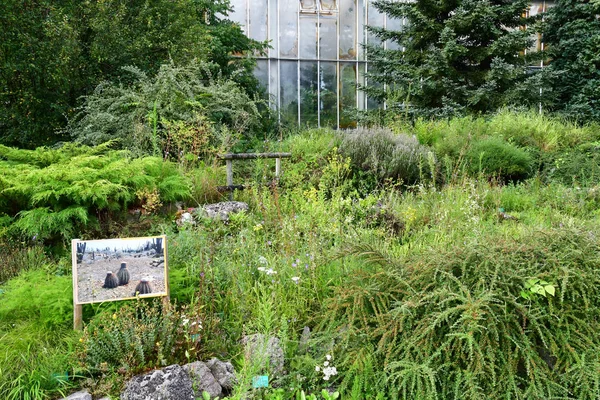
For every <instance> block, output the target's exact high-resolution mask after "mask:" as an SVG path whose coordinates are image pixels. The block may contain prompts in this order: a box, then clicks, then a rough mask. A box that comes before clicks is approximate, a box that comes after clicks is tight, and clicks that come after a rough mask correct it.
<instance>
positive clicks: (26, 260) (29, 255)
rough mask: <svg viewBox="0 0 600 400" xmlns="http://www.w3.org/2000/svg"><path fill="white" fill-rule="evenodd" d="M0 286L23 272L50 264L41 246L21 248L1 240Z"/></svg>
mask: <svg viewBox="0 0 600 400" xmlns="http://www.w3.org/2000/svg"><path fill="white" fill-rule="evenodd" d="M0 236H1V235H0ZM0 249H2V251H0V265H1V266H2V267H1V268H0V284H2V283H4V282H6V281H7V280H8V279H10V278H12V277H14V276H17V275H18V274H19V273H21V272H23V271H27V270H29V269H32V268H39V267H41V266H43V265H48V264H50V262H51V260H50V259H49V258H48V257H47V256H46V254H44V249H43V248H42V247H41V246H32V247H21V246H18V245H15V244H11V243H3V242H2V239H0Z"/></svg>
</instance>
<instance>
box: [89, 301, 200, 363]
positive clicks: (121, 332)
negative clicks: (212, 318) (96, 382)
mask: <svg viewBox="0 0 600 400" xmlns="http://www.w3.org/2000/svg"><path fill="white" fill-rule="evenodd" d="M201 329H202V321H200V320H198V319H197V318H195V316H193V315H185V314H184V313H183V312H179V311H177V310H175V308H174V307H165V306H162V305H161V304H160V303H159V302H158V301H155V302H153V303H149V302H145V301H143V300H138V301H137V302H136V304H135V305H134V306H130V305H125V306H123V307H121V308H120V309H119V310H118V311H115V312H114V313H110V312H105V313H102V314H100V315H98V316H96V318H94V319H93V320H92V322H91V323H90V324H89V325H88V326H86V327H85V329H84V333H83V337H82V338H81V340H80V342H81V345H80V347H79V350H78V353H79V357H80V360H81V362H82V366H83V367H85V368H87V369H89V370H90V371H92V372H102V371H105V372H106V371H109V370H116V369H121V370H122V371H123V372H127V373H134V372H137V371H140V370H142V369H143V368H145V367H158V366H165V365H169V364H171V363H173V362H176V361H179V360H183V359H186V358H188V359H189V358H191V357H194V356H195V355H196V352H197V349H196V343H199V340H194V339H193V338H192V335H194V334H197V333H198V332H199V331H200V330H201ZM198 335H199V334H198Z"/></svg>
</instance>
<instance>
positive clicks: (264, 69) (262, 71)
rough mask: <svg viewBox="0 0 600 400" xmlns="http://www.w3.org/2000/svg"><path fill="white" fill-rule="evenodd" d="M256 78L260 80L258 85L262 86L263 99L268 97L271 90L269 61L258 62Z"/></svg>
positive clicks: (255, 70) (255, 71)
mask: <svg viewBox="0 0 600 400" xmlns="http://www.w3.org/2000/svg"><path fill="white" fill-rule="evenodd" d="M254 76H255V77H256V79H258V83H259V84H260V86H261V90H262V93H263V94H264V96H263V97H265V98H266V97H268V89H269V61H267V60H258V61H256V68H254Z"/></svg>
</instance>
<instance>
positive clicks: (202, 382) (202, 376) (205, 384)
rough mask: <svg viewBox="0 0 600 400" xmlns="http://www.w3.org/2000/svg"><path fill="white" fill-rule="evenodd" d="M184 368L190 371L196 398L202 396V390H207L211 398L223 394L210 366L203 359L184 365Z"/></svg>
mask: <svg viewBox="0 0 600 400" xmlns="http://www.w3.org/2000/svg"><path fill="white" fill-rule="evenodd" d="M183 369H184V370H185V371H186V372H187V373H188V375H189V377H190V378H191V380H192V388H193V389H194V395H195V396H196V398H202V392H207V393H208V394H209V395H210V397H211V399H214V398H216V397H220V396H221V395H222V394H223V389H222V387H221V385H220V384H219V382H218V381H217V379H215V376H214V375H213V373H212V372H211V370H210V368H208V367H207V366H206V364H205V363H203V362H202V361H195V362H193V363H189V364H186V365H184V366H183Z"/></svg>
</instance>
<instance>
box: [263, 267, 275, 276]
mask: <svg viewBox="0 0 600 400" xmlns="http://www.w3.org/2000/svg"><path fill="white" fill-rule="evenodd" d="M265 273H266V274H267V275H275V274H277V271H275V270H274V269H273V268H269V269H268V270H266V271H265Z"/></svg>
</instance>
